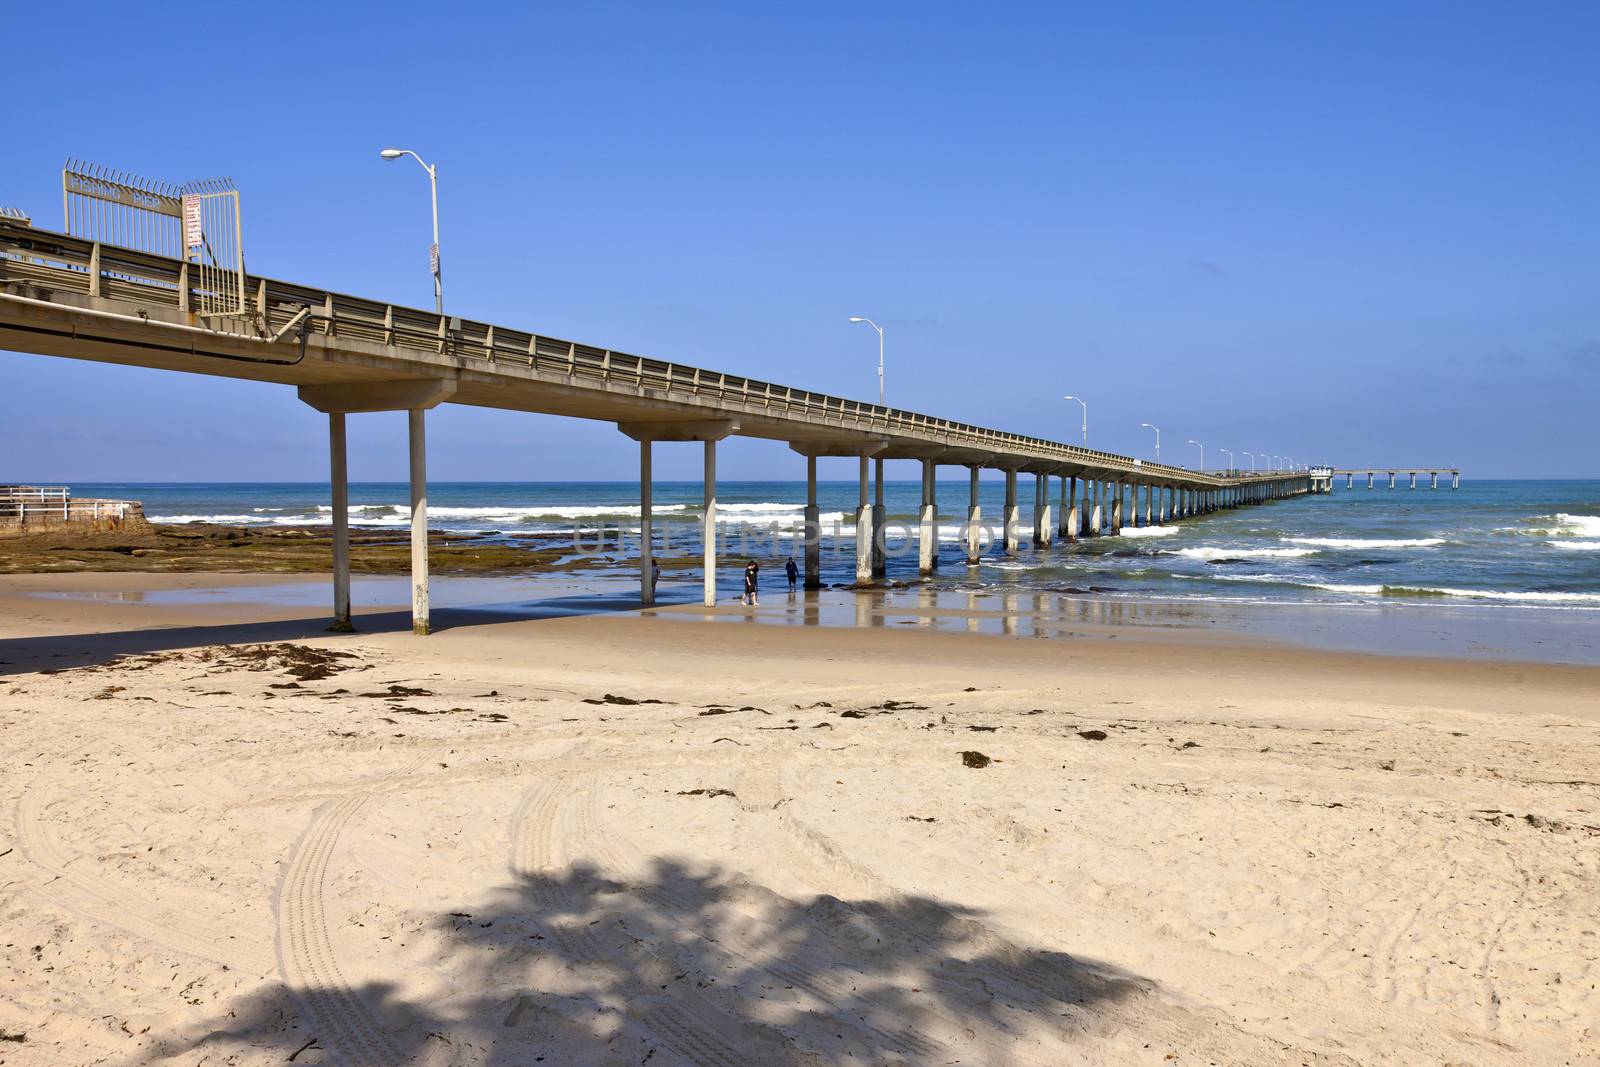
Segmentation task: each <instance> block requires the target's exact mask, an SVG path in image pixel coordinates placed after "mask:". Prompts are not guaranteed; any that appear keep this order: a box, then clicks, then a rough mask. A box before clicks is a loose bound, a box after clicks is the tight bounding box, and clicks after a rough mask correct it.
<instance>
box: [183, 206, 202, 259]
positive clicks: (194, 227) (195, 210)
mask: <svg viewBox="0 0 1600 1067" xmlns="http://www.w3.org/2000/svg"><path fill="white" fill-rule="evenodd" d="M204 241H205V226H204V224H203V223H202V222H201V219H200V198H199V197H198V196H186V197H184V198H183V246H184V247H185V248H199V247H200V245H201V244H202V243H203V242H204Z"/></svg>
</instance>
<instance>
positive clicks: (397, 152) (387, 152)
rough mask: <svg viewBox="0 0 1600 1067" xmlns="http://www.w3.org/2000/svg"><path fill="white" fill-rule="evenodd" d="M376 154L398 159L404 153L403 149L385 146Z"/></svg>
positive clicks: (385, 157)
mask: <svg viewBox="0 0 1600 1067" xmlns="http://www.w3.org/2000/svg"><path fill="white" fill-rule="evenodd" d="M378 155H380V156H382V157H383V158H384V159H399V158H400V157H401V156H403V155H405V151H404V150H403V149H399V148H385V149H384V150H383V151H381V152H379V153H378Z"/></svg>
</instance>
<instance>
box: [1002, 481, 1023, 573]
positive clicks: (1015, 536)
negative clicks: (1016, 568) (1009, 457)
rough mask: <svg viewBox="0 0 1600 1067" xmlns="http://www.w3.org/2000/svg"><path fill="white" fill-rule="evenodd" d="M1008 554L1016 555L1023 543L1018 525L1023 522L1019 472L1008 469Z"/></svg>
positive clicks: (1005, 518) (1006, 513) (1006, 535)
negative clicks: (1019, 496) (1019, 497)
mask: <svg viewBox="0 0 1600 1067" xmlns="http://www.w3.org/2000/svg"><path fill="white" fill-rule="evenodd" d="M1004 522H1005V541H1006V555H1008V556H1014V555H1016V553H1017V548H1018V547H1019V545H1020V544H1021V541H1022V538H1021V536H1020V535H1019V530H1018V527H1019V526H1020V525H1021V522H1022V515H1021V509H1020V508H1018V507H1017V472H1016V470H1015V469H1014V468H1013V469H1010V470H1007V471H1006V510H1005V515H1004Z"/></svg>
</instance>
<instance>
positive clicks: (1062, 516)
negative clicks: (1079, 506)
mask: <svg viewBox="0 0 1600 1067" xmlns="http://www.w3.org/2000/svg"><path fill="white" fill-rule="evenodd" d="M1071 499H1072V498H1071V497H1070V496H1068V495H1067V476H1066V475H1065V474H1063V475H1062V476H1061V503H1060V504H1059V505H1057V507H1056V536H1057V537H1058V538H1060V539H1061V540H1062V541H1063V542H1066V541H1070V540H1072V535H1071V533H1069V532H1068V527H1067V520H1068V519H1069V518H1070V517H1071V516H1070V515H1069V514H1068V513H1069V511H1070V509H1071V507H1072V505H1071V503H1070V500H1071Z"/></svg>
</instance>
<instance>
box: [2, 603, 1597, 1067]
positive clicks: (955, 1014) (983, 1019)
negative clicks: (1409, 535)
mask: <svg viewBox="0 0 1600 1067" xmlns="http://www.w3.org/2000/svg"><path fill="white" fill-rule="evenodd" d="M110 577H111V576H106V575H79V576H70V577H62V576H54V577H53V578H52V579H51V580H52V581H53V582H54V583H56V584H57V585H61V584H63V583H68V584H70V583H72V582H77V583H82V584H84V585H85V587H88V586H89V585H92V583H96V582H100V583H104V582H106V581H108V580H109V578H110ZM141 580H142V581H145V582H150V581H157V580H159V581H162V582H168V583H181V582H185V581H189V582H194V581H198V580H199V578H198V577H197V576H193V575H182V576H171V575H164V576H155V577H152V576H142V577H141ZM232 580H236V579H232ZM260 580H262V581H266V580H267V579H260ZM4 581H5V583H6V584H4V585H0V608H3V610H0V750H3V751H0V754H3V758H4V766H5V767H6V768H7V773H6V774H5V775H4V776H3V777H0V915H3V916H4V929H5V937H4V938H3V945H0V953H3V960H4V979H3V982H4V992H3V995H0V1037H3V1038H4V1041H0V1063H4V1064H6V1065H7V1067H12V1065H24V1064H28V1065H32V1064H40V1065H44V1064H50V1065H57V1064H89V1063H95V1064H100V1063H107V1064H146V1063H162V1064H166V1063H171V1064H223V1063H226V1064H258V1063H259V1064H268V1063H283V1062H286V1061H289V1060H291V1059H292V1061H293V1062H295V1063H348V1064H383V1063H395V1064H402V1063H405V1064H409V1063H420V1064H524V1063H538V1062H543V1063H552V1064H607V1065H611V1064H616V1065H621V1064H638V1063H644V1062H651V1063H690V1064H728V1065H733V1064H748V1063H792V1064H818V1065H820V1064H836V1063H839V1064H846V1063H855V1064H879V1063H885V1064H896V1063H898V1064H924V1063H926V1064H934V1063H939V1064H945V1063H969V1064H1059V1063H1078V1062H1083V1063H1106V1064H1123V1063H1152V1064H1162V1063H1177V1064H1186V1063H1193V1064H1201V1063H1229V1064H1263V1063H1284V1064H1302V1063H1317V1064H1332V1063H1405V1064H1416V1063H1488V1064H1498V1063H1592V1062H1600V1041H1597V1036H1600V1035H1597V1034H1596V1032H1595V1030H1594V1027H1595V1019H1596V1011H1597V1007H1600V994H1597V993H1596V991H1595V988H1594V982H1595V979H1596V959H1595V957H1596V952H1595V947H1594V946H1595V943H1596V935H1595V930H1594V923H1595V899H1596V897H1595V893H1594V889H1593V886H1594V881H1595V877H1596V874H1597V873H1600V811H1596V801H1595V789H1596V785H1597V783H1600V757H1596V755H1595V752H1596V751H1597V749H1596V741H1597V740H1600V702H1597V701H1596V699H1595V694H1596V693H1597V692H1600V671H1597V670H1595V669H1592V668H1583V667H1559V666H1548V665H1529V664H1519V663H1498V662H1465V661H1445V660H1428V659H1416V658H1402V657H1373V656H1360V655H1351V654H1344V653H1326V652H1307V651H1304V650H1298V649H1287V648H1278V647H1271V646H1266V645H1262V644H1260V643H1257V642H1234V643H1232V644H1229V643H1228V642H1227V641H1226V640H1224V639H1220V638H1219V637H1218V635H1215V634H1205V635H1200V637H1199V638H1198V639H1190V635H1186V634H1185V633H1184V632H1182V631H1180V630H1174V631H1173V632H1171V633H1169V634H1166V635H1164V636H1157V637H1152V636H1151V635H1148V634H1146V635H1144V636H1143V637H1141V639H1139V640H1124V639H1118V638H1119V632H1118V631H1117V630H1116V628H1114V627H1106V628H1103V629H1094V628H1085V629H1084V630H1083V632H1082V634H1081V636H1080V637H1079V638H1078V639H1075V640H1055V641H1036V640H1020V639H1017V638H1008V637H1004V636H988V635H984V634H954V633H940V632H928V631H926V630H917V629H895V628H883V629H865V630H862V629H851V628H831V627H826V626H823V627H815V628H803V629H788V628H782V627H770V626H738V625H728V624H727V623H726V621H722V620H718V621H714V622H707V621H702V620H697V619H692V618H677V619H665V618H659V617H657V618H646V617H639V616H638V615H637V614H636V613H629V612H623V613H614V614H609V615H590V616H577V617H570V618H550V619H533V620H521V621H509V622H507V621H488V622H483V623H480V624H479V625H467V624H456V625H450V624H448V620H446V625H445V626H444V628H443V629H442V632H439V633H437V634H435V635H434V636H432V637H429V638H425V639H419V638H414V637H412V636H411V635H410V634H409V633H405V632H402V631H403V628H404V620H403V618H395V617H392V616H390V615H388V614H385V613H375V614H369V615H367V616H364V617H363V618H362V619H361V620H360V622H361V627H362V632H359V633H357V634H354V635H347V636H338V637H334V636H330V635H325V634H322V633H320V632H319V630H320V619H319V618H318V617H317V616H316V613H307V612H305V611H303V610H296V609H293V608H288V607H277V608H271V607H261V606H254V607H250V608H244V607H241V606H239V605H231V606H230V605H211V606H206V605H200V606H194V605H176V606H160V605H142V606H133V607H130V606H129V605H127V604H121V603H108V602H99V601H92V600H45V599H41V598H38V597H34V596H27V595H25V594H26V593H27V592H28V591H29V588H30V587H29V586H28V584H27V581H28V579H26V578H9V579H5V580H4ZM719 610H720V612H721V613H722V614H734V615H737V614H738V613H739V611H740V609H738V608H736V607H735V608H724V609H719Z"/></svg>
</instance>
